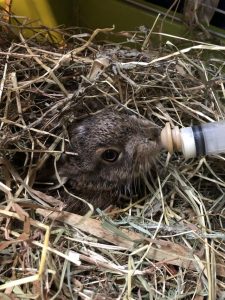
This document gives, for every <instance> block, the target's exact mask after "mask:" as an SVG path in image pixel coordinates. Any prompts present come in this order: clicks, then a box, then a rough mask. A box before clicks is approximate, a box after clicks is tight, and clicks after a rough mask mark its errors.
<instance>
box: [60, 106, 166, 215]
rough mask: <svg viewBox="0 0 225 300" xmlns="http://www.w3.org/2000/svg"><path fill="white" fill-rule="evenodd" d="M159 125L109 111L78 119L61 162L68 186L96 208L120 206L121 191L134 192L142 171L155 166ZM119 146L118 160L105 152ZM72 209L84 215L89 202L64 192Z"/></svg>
mask: <svg viewBox="0 0 225 300" xmlns="http://www.w3.org/2000/svg"><path fill="white" fill-rule="evenodd" d="M159 133H160V130H159V128H158V127H157V126H156V125H154V124H153V123H151V122H150V121H148V120H145V119H142V118H138V117H137V116H136V115H129V114H127V113H125V112H118V111H115V110H112V109H105V110H103V111H100V112H98V113H96V114H94V115H91V116H88V117H86V118H85V119H83V120H81V121H79V122H76V121H75V122H73V123H72V124H71V125H70V126H69V128H68V134H69V140H70V143H69V145H68V146H67V148H66V151H67V152H74V153H75V154H76V155H70V154H67V155H66V154H64V155H63V156H62V157H61V159H60V161H59V163H58V172H59V175H60V177H66V178H67V184H66V185H67V188H68V190H69V191H70V192H71V193H73V194H75V195H77V196H79V197H82V198H84V199H85V200H87V201H88V202H89V203H91V204H92V205H93V206H94V207H95V208H97V207H99V208H101V209H104V208H106V207H107V206H108V205H109V204H115V203H116V200H117V199H118V198H119V196H120V194H121V191H125V190H126V189H128V190H129V188H130V186H131V184H132V182H133V180H135V178H137V177H138V176H139V175H140V173H146V172H148V171H149V170H150V168H151V166H152V163H153V160H154V158H155V156H156V155H157V153H158V152H159V150H160V147H161V146H160V143H159ZM106 149H114V150H116V151H117V153H119V157H118V159H116V161H114V162H108V161H105V160H104V159H103V158H102V153H103V152H104V151H105V150H106ZM63 198H65V201H68V202H67V203H69V209H70V210H72V211H75V212H79V213H85V212H86V211H87V210H88V206H86V205H85V204H83V203H82V202H81V201H80V200H78V199H76V198H73V197H72V196H69V195H68V194H66V193H64V194H63Z"/></svg>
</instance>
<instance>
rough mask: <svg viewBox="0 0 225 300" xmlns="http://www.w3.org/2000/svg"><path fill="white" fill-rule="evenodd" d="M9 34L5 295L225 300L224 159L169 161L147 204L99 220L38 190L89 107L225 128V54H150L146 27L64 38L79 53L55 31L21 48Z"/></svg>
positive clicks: (0, 106)
mask: <svg viewBox="0 0 225 300" xmlns="http://www.w3.org/2000/svg"><path fill="white" fill-rule="evenodd" d="M3 25H4V24H2V31H1V32H0V42H1V41H3V42H2V43H1V47H2V49H1V52H0V70H1V73H2V78H1V83H0V121H1V132H0V137H1V139H0V148H1V158H0V162H1V166H2V168H1V176H0V177H1V184H0V190H1V191H2V192H1V204H0V224H1V225H0V230H1V231H0V236H1V238H0V241H1V242H0V258H1V266H0V284H1V285H0V290H1V291H2V293H5V295H6V294H7V295H9V296H10V297H14V299H195V300H196V299H198V300H199V299H206V298H207V299H224V297H225V295H224V294H225V293H224V289H225V282H224V278H225V266H224V242H223V241H224V239H225V234H224V230H223V227H224V210H223V207H224V199H225V198H224V190H225V171H224V169H225V168H224V165H225V157H224V156H223V155H216V156H212V157H200V158H197V159H193V160H188V161H185V160H184V158H183V157H182V155H179V154H174V155H173V156H171V157H170V156H169V155H167V153H165V152H164V153H162V154H161V156H160V159H159V160H158V165H159V168H158V173H157V176H156V178H155V180H154V181H153V184H152V185H150V184H149V183H148V182H146V191H147V194H146V196H145V198H144V199H139V200H137V201H135V202H133V203H130V205H127V207H126V208H123V209H119V208H118V209H115V210H113V211H112V212H110V213H105V212H100V211H98V216H95V217H94V218H87V217H86V218H83V217H80V216H78V215H76V214H72V213H68V212H62V208H63V206H64V203H62V202H61V201H60V199H57V198H54V197H53V196H51V195H47V194H46V193H44V192H43V191H40V190H38V189H37V188H36V187H35V185H34V182H35V176H36V173H37V170H38V169H40V168H41V167H42V166H43V165H44V163H45V162H46V160H47V159H48V157H49V156H50V155H54V156H58V155H60V153H61V152H62V151H63V143H64V139H63V138H64V130H63V126H62V124H63V123H66V122H69V121H70V118H71V117H73V116H74V112H75V111H76V113H77V109H78V108H80V105H81V104H82V107H83V110H81V111H79V113H80V114H81V113H84V112H85V113H86V112H87V111H89V110H91V109H93V106H94V105H93V104H94V103H95V101H100V102H102V103H103V104H104V105H106V106H110V105H115V104H116V105H122V106H125V107H127V108H129V109H131V110H133V111H136V112H137V113H139V114H142V115H144V116H146V117H148V118H151V119H153V120H154V121H155V122H156V123H157V124H158V125H160V126H161V127H163V126H164V124H165V122H168V121H169V122H171V124H174V125H179V126H190V125H192V124H199V123H203V122H208V121H214V120H221V119H224V115H225V106H224V96H225V95H224V93H225V91H224V80H225V77H224V50H225V47H222V46H216V45H212V44H206V43H200V42H195V41H192V42H191V41H185V42H187V44H189V45H191V46H190V47H189V48H182V47H181V46H179V49H178V48H177V47H176V46H175V45H176V44H178V43H180V40H179V38H176V39H174V38H173V39H172V38H171V37H168V41H173V44H172V43H171V42H167V43H165V44H163V45H161V47H160V51H159V50H149V49H150V48H149V42H150V40H151V39H150V38H151V36H149V31H147V30H144V29H142V30H139V31H137V32H129V33H123V34H121V36H122V37H123V40H124V42H121V43H113V42H100V41H99V42H97V41H96V39H95V37H96V35H98V34H99V33H106V32H107V33H110V32H111V34H112V35H113V33H112V29H103V30H96V31H94V32H93V33H91V34H89V33H85V34H84V33H82V34H81V33H80V32H79V30H77V31H73V33H72V31H71V32H69V31H68V32H67V33H63V32H61V34H62V35H64V38H65V40H67V43H66V45H65V46H61V47H57V46H56V45H54V44H51V43H50V42H48V41H47V40H46V41H42V43H38V42H37V38H38V37H39V38H40V35H42V38H43V36H44V30H42V32H41V33H40V32H39V33H35V34H34V36H33V37H32V38H29V39H27V40H26V39H25V38H24V37H23V35H22V34H20V36H19V38H17V39H15V36H14V34H12V36H11V35H10V34H9V30H10V31H11V32H12V31H13V28H14V27H12V26H6V25H4V26H3ZM47 34H48V36H49V35H50V34H51V32H49V31H48V32H47ZM151 34H152V35H154V32H151ZM121 36H120V38H121ZM12 38H14V40H13V41H12ZM128 41H129V42H128ZM136 49H142V50H136ZM102 58H104V60H101V59H102ZM96 59H98V60H97V61H96ZM99 59H100V64H99ZM49 141H51V144H50V142H49ZM59 149H60V150H59ZM1 295H2V296H1ZM0 297H3V294H0Z"/></svg>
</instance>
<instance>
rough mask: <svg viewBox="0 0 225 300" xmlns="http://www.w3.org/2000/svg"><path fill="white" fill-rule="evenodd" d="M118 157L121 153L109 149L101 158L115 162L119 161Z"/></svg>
mask: <svg viewBox="0 0 225 300" xmlns="http://www.w3.org/2000/svg"><path fill="white" fill-rule="evenodd" d="M118 157H119V152H118V151H116V150H114V149H107V150H105V151H104V152H103V153H102V155H101V158H102V159H103V160H105V161H108V162H115V161H116V160H117V159H118Z"/></svg>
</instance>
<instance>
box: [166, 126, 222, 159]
mask: <svg viewBox="0 0 225 300" xmlns="http://www.w3.org/2000/svg"><path fill="white" fill-rule="evenodd" d="M161 142H162V145H163V146H164V147H165V148H166V149H167V150H168V151H169V152H170V153H173V152H174V151H181V152H182V153H183V155H184V157H185V158H186V159H187V158H191V157H196V156H199V155H207V154H216V153H223V152H224V153H225V121H220V122H212V123H207V124H203V125H198V126H192V127H185V128H181V129H179V128H178V127H174V128H173V129H171V127H170V124H169V123H167V124H166V126H165V127H164V128H163V130H162V132H161Z"/></svg>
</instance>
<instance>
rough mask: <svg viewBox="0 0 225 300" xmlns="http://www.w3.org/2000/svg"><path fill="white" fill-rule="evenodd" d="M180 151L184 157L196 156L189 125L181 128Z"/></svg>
mask: <svg viewBox="0 0 225 300" xmlns="http://www.w3.org/2000/svg"><path fill="white" fill-rule="evenodd" d="M180 133H181V140H182V152H183V154H184V157H185V158H186V159H188V158H191V157H196V147H195V139H194V135H193V131H192V128H191V127H186V128H181V129H180Z"/></svg>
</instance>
